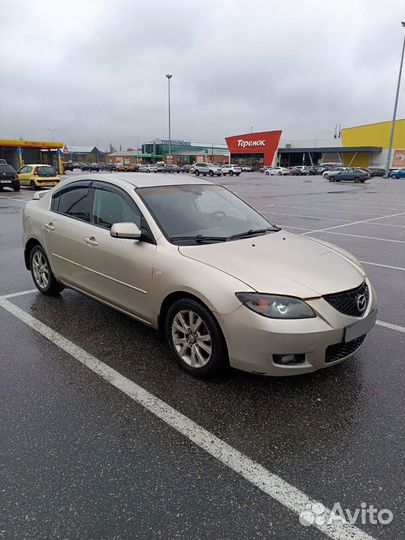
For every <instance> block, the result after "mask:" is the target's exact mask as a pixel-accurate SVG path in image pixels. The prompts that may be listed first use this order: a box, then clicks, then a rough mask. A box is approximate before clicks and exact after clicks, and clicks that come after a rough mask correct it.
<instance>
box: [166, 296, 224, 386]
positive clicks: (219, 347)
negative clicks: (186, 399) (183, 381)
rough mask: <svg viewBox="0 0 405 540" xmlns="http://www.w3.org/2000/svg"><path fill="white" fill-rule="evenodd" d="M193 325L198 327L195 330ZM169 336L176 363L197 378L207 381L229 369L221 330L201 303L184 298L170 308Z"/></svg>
mask: <svg viewBox="0 0 405 540" xmlns="http://www.w3.org/2000/svg"><path fill="white" fill-rule="evenodd" d="M198 321H200V322H199V323H198ZM190 322H191V323H192V324H194V325H195V326H196V325H197V324H198V326H196V327H195V328H194V329H193V331H191V330H192V329H191V325H190ZM165 336H166V341H167V343H168V345H169V348H170V350H171V352H172V353H173V355H174V357H175V359H176V362H177V363H178V364H179V366H180V367H181V368H182V369H183V370H184V371H185V372H186V373H188V374H189V375H192V376H193V377H199V378H201V379H207V378H209V377H212V376H214V375H216V374H218V373H219V372H221V371H225V370H226V369H227V368H228V367H229V361H228V352H227V348H226V343H225V339H224V337H223V335H222V332H221V329H220V327H219V325H218V323H217V321H216V320H215V318H214V316H213V315H212V313H211V312H210V311H209V309H208V308H206V307H205V306H204V305H203V304H201V303H200V302H198V301H197V300H194V299H191V298H180V299H179V300H176V301H175V302H174V303H173V304H172V305H171V306H170V308H169V310H168V312H167V315H166V320H165ZM199 337H201V338H202V337H204V338H205V339H199ZM175 340H177V343H176V344H175V342H174V341H175ZM182 348H183V351H182ZM193 351H194V352H193ZM199 364H200V365H199Z"/></svg>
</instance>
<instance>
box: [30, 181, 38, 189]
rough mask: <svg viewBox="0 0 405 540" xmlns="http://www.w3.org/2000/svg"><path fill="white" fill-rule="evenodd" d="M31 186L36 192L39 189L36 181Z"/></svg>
mask: <svg viewBox="0 0 405 540" xmlns="http://www.w3.org/2000/svg"><path fill="white" fill-rule="evenodd" d="M30 186H31V189H33V190H34V191H35V190H37V189H38V187H37V185H36V183H35V182H34V180H31V182H30Z"/></svg>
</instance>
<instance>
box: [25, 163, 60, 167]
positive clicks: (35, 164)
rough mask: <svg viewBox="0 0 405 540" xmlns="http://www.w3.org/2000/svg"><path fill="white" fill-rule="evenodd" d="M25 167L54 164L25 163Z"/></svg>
mask: <svg viewBox="0 0 405 540" xmlns="http://www.w3.org/2000/svg"><path fill="white" fill-rule="evenodd" d="M23 167H53V165H49V163H25V164H24V165H23ZM54 168H55V167H54Z"/></svg>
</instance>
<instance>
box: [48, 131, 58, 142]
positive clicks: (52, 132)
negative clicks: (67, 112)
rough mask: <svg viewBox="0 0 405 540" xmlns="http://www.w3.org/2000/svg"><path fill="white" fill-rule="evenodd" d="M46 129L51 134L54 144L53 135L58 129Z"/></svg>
mask: <svg viewBox="0 0 405 540" xmlns="http://www.w3.org/2000/svg"><path fill="white" fill-rule="evenodd" d="M46 129H47V130H48V131H50V132H51V142H53V134H54V133H55V131H56V129H54V128H46Z"/></svg>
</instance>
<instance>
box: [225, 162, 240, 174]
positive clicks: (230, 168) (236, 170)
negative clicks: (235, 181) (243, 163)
mask: <svg viewBox="0 0 405 540" xmlns="http://www.w3.org/2000/svg"><path fill="white" fill-rule="evenodd" d="M241 172H242V168H241V167H239V165H232V164H231V163H229V165H223V166H222V174H223V175H224V176H226V175H227V174H229V176H233V175H234V174H235V175H236V176H239V175H240V173H241Z"/></svg>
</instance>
